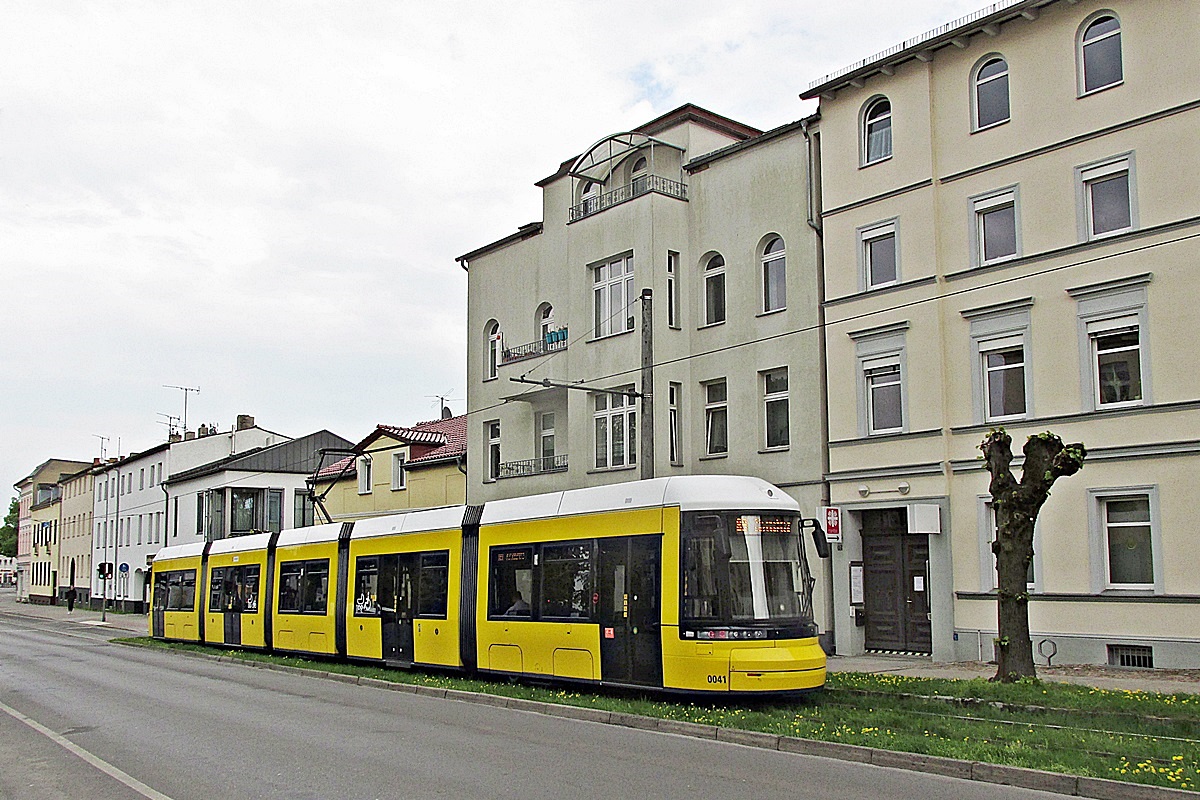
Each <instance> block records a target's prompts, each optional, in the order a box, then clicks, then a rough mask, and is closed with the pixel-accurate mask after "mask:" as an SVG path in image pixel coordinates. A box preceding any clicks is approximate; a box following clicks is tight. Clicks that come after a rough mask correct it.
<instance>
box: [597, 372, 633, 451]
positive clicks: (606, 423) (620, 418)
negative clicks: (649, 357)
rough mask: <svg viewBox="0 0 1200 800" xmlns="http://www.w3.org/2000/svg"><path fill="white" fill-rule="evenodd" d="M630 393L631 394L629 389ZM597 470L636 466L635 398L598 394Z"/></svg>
mask: <svg viewBox="0 0 1200 800" xmlns="http://www.w3.org/2000/svg"><path fill="white" fill-rule="evenodd" d="M629 391H632V387H630V389H629ZM592 404H593V408H594V409H595V412H594V414H593V421H594V423H595V431H596V435H595V441H596V462H595V463H596V469H611V468H613V467H624V466H632V465H634V464H636V463H637V411H636V410H635V408H634V398H632V397H629V396H627V395H624V394H609V393H608V392H596V393H595V394H593V395H592Z"/></svg>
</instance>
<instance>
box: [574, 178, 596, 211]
mask: <svg viewBox="0 0 1200 800" xmlns="http://www.w3.org/2000/svg"><path fill="white" fill-rule="evenodd" d="M579 202H580V203H581V204H582V205H583V213H584V214H592V213H594V212H596V211H598V210H599V209H600V184H598V183H596V182H595V181H584V183H583V186H582V187H580V189H579Z"/></svg>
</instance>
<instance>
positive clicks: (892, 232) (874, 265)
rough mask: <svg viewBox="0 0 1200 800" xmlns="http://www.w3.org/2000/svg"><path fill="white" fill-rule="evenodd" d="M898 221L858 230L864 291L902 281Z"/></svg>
mask: <svg viewBox="0 0 1200 800" xmlns="http://www.w3.org/2000/svg"><path fill="white" fill-rule="evenodd" d="M896 228H897V223H896V220H894V219H893V220H888V221H887V222H881V223H877V224H874V225H868V226H866V227H863V228H859V229H858V260H859V265H860V273H861V285H862V288H863V289H876V288H878V287H880V286H890V285H892V284H894V283H896V282H897V281H899V280H900V258H899V248H898V247H897V237H896Z"/></svg>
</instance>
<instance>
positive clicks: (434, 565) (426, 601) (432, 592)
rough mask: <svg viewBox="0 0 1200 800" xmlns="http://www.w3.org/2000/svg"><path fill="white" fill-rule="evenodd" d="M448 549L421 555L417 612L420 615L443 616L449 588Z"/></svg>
mask: <svg viewBox="0 0 1200 800" xmlns="http://www.w3.org/2000/svg"><path fill="white" fill-rule="evenodd" d="M449 577H450V551H449V550H444V551H442V552H440V553H423V554H422V555H421V582H420V585H419V587H418V591H417V597H418V598H419V600H418V604H417V614H419V615H420V616H422V617H445V616H446V595H447V592H448V588H449Z"/></svg>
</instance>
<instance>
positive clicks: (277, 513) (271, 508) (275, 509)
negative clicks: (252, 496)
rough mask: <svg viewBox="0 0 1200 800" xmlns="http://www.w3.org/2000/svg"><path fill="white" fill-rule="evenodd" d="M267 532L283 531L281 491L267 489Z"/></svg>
mask: <svg viewBox="0 0 1200 800" xmlns="http://www.w3.org/2000/svg"><path fill="white" fill-rule="evenodd" d="M293 527H294V525H293ZM267 530H268V531H270V532H271V533H279V532H280V531H282V530H283V489H267Z"/></svg>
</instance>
